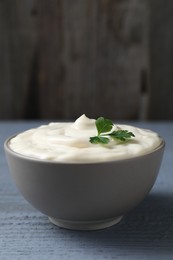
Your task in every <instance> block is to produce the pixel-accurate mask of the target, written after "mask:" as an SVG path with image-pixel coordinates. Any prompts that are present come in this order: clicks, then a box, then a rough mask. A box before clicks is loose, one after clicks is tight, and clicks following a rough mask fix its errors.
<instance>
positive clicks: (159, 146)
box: [4, 134, 166, 165]
mask: <svg viewBox="0 0 173 260" xmlns="http://www.w3.org/2000/svg"><path fill="white" fill-rule="evenodd" d="M17 135H18V134H14V135H12V136H10V137H8V138H7V139H6V140H5V142H4V150H5V151H6V152H8V153H10V154H11V155H13V156H15V157H17V158H20V159H23V160H27V161H33V162H38V163H43V164H44V163H45V164H52V165H101V164H110V163H117V162H122V161H123V162H128V161H133V160H135V159H140V158H143V157H145V156H148V155H150V154H153V153H155V152H156V151H158V150H161V149H164V148H165V145H166V142H165V140H164V138H162V137H161V136H160V135H159V138H160V140H161V142H160V144H159V145H158V146H157V147H155V148H154V149H153V150H151V151H149V152H147V153H144V154H141V155H135V156H132V157H129V158H118V159H114V160H109V161H100V162H97V161H93V162H60V161H51V160H48V159H40V158H35V157H32V156H27V155H23V154H21V153H18V152H16V151H14V150H13V149H12V148H11V147H10V145H9V142H10V140H11V139H13V138H14V137H15V136H17Z"/></svg>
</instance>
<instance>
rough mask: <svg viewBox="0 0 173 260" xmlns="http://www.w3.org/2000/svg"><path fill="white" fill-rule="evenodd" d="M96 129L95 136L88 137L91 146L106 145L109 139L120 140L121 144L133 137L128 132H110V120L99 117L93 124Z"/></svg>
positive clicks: (111, 125) (111, 124)
mask: <svg viewBox="0 0 173 260" xmlns="http://www.w3.org/2000/svg"><path fill="white" fill-rule="evenodd" d="M95 125H96V128H97V132H98V134H97V136H93V137H90V142H91V143H92V144H108V143H109V142H110V139H111V138H112V139H114V140H120V141H122V142H124V141H126V140H128V139H130V138H131V137H135V135H134V134H133V133H132V132H129V131H128V130H120V129H119V130H117V131H113V132H110V131H111V130H112V128H113V125H114V124H113V123H112V121H111V120H110V119H105V118H104V117H99V118H98V119H97V120H96V122H95Z"/></svg>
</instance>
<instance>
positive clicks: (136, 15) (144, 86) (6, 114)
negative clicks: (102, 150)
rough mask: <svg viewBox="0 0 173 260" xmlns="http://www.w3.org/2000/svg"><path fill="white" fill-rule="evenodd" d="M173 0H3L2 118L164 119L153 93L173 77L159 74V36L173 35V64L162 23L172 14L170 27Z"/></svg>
mask: <svg viewBox="0 0 173 260" xmlns="http://www.w3.org/2000/svg"><path fill="white" fill-rule="evenodd" d="M168 2H169V5H168V6H167V5H166V4H164V3H165V1H163V0H158V1H156V0H155V1H148V0H140V1H139V0H94V1H93V0H50V1H47V0H6V1H0V119H10V118H13V119H21V118H26V119H28V118H46V119H50V118H55V119H56V118H57V119H61V118H63V119H71V118H76V117H78V116H79V115H81V114H82V113H85V114H86V115H88V116H89V117H97V116H100V115H104V116H106V117H109V118H112V119H147V118H150V119H153V118H156V119H160V118H163V117H164V113H163V111H162V109H161V107H162V105H160V99H159V96H157V97H156V95H155V93H156V92H157V93H158V94H159V92H160V93H161V92H164V95H166V91H168V88H167V90H164V89H163V82H164V77H165V76H166V77H167V84H168V85H169V88H171V84H170V83H171V80H172V78H171V77H172V76H171V77H169V73H170V71H166V68H164V72H165V74H164V75H162V76H161V75H160V70H161V66H160V63H158V59H159V60H160V61H162V58H163V55H162V54H163V51H164V50H165V49H166V48H167V47H168V45H166V40H165V41H164V39H162V40H161V41H160V42H159V43H158V41H159V39H160V38H159V37H160V35H161V36H163V37H165V35H167V37H169V38H168V40H170V43H169V48H167V49H166V57H165V59H164V60H163V62H164V64H165V63H166V59H169V64H168V65H169V66H171V65H172V64H171V63H172V61H173V59H171V58H169V54H170V50H172V48H173V47H172V45H171V43H172V42H171V41H172V40H173V36H168V32H165V31H164V28H161V30H160V29H159V28H158V27H157V26H158V25H160V23H161V22H164V17H166V16H167V15H168V17H167V20H166V26H167V25H168V27H166V28H168V29H167V30H170V31H171V30H172V27H171V25H170V22H172V19H173V18H170V17H173V16H172V13H171V10H172V9H171V8H173V4H172V3H173V1H172V2H171V1H167V2H166V3H168ZM159 4H160V6H159ZM155 6H157V11H159V12H161V11H162V8H163V9H164V12H165V13H164V14H163V17H161V18H159V14H157V15H155V10H154V8H155ZM165 6H167V7H165ZM153 14H154V17H152V16H153ZM169 19H170V20H169ZM170 31H169V32H170ZM171 35H172V34H171ZM164 44H165V45H164ZM157 46H159V47H158V48H156V47H157ZM158 49H159V51H160V50H161V51H160V56H158V55H157V54H158ZM170 70H171V68H170ZM158 75H160V77H161V78H159V79H158V78H157V76H158ZM171 75H172V74H171ZM172 81H173V80H172ZM164 87H166V86H165V84H164ZM158 88H159V89H158ZM160 89H162V90H161V91H160ZM172 93H173V91H172ZM162 94H163V93H162ZM156 108H158V113H156V112H155V111H156ZM164 111H166V110H164ZM168 114H169V113H168ZM171 116H172V117H173V112H171V113H170V114H169V116H167V118H169V117H171Z"/></svg>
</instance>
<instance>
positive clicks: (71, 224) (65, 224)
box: [49, 216, 122, 230]
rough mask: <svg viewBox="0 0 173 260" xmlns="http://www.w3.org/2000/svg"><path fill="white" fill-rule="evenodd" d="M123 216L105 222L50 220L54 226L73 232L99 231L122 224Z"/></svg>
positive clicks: (50, 218)
mask: <svg viewBox="0 0 173 260" xmlns="http://www.w3.org/2000/svg"><path fill="white" fill-rule="evenodd" d="M121 219H122V216H120V217H116V218H111V219H104V220H96V221H70V220H62V219H57V218H52V217H49V220H50V222H51V223H53V224H54V225H56V226H58V227H61V228H66V229H71V230H98V229H104V228H108V227H111V226H113V225H115V224H117V223H119V222H120V220H121Z"/></svg>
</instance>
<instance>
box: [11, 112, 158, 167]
mask: <svg viewBox="0 0 173 260" xmlns="http://www.w3.org/2000/svg"><path fill="white" fill-rule="evenodd" d="M95 121H96V120H95V119H89V118H88V117H86V116H85V115H82V116H81V117H79V118H78V119H77V120H76V121H75V122H74V123H71V122H65V123H62V122H55V123H50V124H48V125H42V126H40V127H38V128H34V129H30V130H27V131H25V132H23V133H20V134H18V135H17V136H16V137H14V138H12V139H11V141H10V148H11V149H12V150H13V151H15V152H17V153H19V154H22V155H25V156H29V157H33V158H37V159H42V160H49V161H58V162H62V163H63V162H64V163H91V162H103V161H112V160H117V159H127V158H131V157H135V156H139V155H143V154H146V153H149V152H151V151H153V150H154V149H156V148H157V147H158V146H159V145H160V144H161V138H160V137H159V136H158V134H157V133H155V132H153V131H150V130H146V129H141V128H137V127H134V126H130V125H114V126H113V128H112V130H119V129H122V130H128V131H130V132H133V134H134V135H135V137H133V138H131V139H130V140H128V141H127V142H125V143H123V142H119V141H116V140H111V141H110V142H109V143H108V144H104V145H102V144H92V143H90V141H89V139H90V137H92V136H96V135H97V129H96V126H95Z"/></svg>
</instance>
